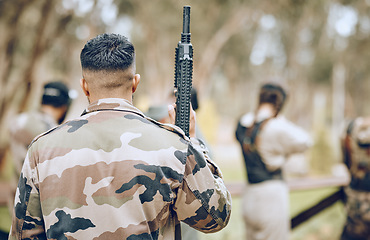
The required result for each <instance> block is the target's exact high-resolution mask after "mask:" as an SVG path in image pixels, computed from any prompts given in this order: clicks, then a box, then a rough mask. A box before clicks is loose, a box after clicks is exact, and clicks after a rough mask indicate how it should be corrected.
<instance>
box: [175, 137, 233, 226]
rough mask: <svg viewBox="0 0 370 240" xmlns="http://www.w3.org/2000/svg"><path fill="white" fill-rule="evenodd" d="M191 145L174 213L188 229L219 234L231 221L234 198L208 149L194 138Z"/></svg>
mask: <svg viewBox="0 0 370 240" xmlns="http://www.w3.org/2000/svg"><path fill="white" fill-rule="evenodd" d="M191 142H192V143H191V144H189V147H188V153H187V161H186V165H185V173H184V179H183V182H182V185H181V187H180V188H179V189H178V193H177V199H176V203H175V207H174V210H175V211H176V212H177V216H178V218H179V220H181V221H183V222H185V223H186V224H188V225H189V226H191V227H193V228H195V229H197V230H199V231H202V232H205V233H212V232H217V231H219V230H221V229H222V228H224V227H225V226H226V225H227V223H228V221H229V219H230V213H231V195H230V193H229V192H228V190H227V189H226V187H225V184H224V181H223V179H222V174H221V172H220V170H219V168H218V167H217V166H216V164H215V163H213V162H212V160H211V159H210V158H209V157H208V153H207V149H206V147H205V145H204V144H203V143H202V142H201V141H199V140H197V139H193V138H192V139H191Z"/></svg>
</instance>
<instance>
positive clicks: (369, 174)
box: [341, 117, 370, 240]
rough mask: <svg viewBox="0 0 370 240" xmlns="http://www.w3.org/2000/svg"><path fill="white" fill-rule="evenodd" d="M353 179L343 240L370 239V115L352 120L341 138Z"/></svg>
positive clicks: (347, 203)
mask: <svg viewBox="0 0 370 240" xmlns="http://www.w3.org/2000/svg"><path fill="white" fill-rule="evenodd" d="M341 143H342V150H343V160H344V163H345V164H346V166H347V167H348V170H349V173H350V176H351V181H350V183H349V186H347V187H346V188H345V189H344V191H345V196H346V197H345V199H346V200H345V206H346V210H347V221H346V223H345V225H344V228H343V232H342V236H341V240H352V239H356V240H369V239H370V117H358V118H355V119H354V120H353V121H351V122H350V123H349V124H348V126H347V128H346V131H345V134H344V135H343V137H342V139H341Z"/></svg>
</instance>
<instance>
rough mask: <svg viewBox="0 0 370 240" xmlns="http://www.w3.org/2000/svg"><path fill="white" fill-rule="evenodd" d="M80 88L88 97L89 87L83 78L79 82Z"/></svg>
mask: <svg viewBox="0 0 370 240" xmlns="http://www.w3.org/2000/svg"><path fill="white" fill-rule="evenodd" d="M80 86H81V88H82V91H83V92H84V94H85V95H86V97H90V92H89V86H88V85H87V82H86V80H85V78H82V79H81V80H80Z"/></svg>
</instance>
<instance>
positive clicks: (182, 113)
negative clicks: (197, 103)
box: [174, 6, 193, 137]
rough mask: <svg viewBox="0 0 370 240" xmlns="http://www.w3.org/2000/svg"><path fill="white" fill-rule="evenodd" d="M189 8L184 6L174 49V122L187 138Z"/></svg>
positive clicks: (190, 64) (190, 59) (190, 54)
mask: <svg viewBox="0 0 370 240" xmlns="http://www.w3.org/2000/svg"><path fill="white" fill-rule="evenodd" d="M190 36H191V34H190V6H184V12H183V27H182V33H181V41H179V43H178V44H177V47H176V49H175V84H174V87H175V94H176V120H175V124H176V125H177V126H179V127H180V128H181V129H182V130H183V131H184V132H185V134H186V136H188V137H189V125H190V123H189V122H190V91H191V88H192V75H193V46H192V44H191V42H190Z"/></svg>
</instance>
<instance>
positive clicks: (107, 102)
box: [81, 98, 145, 117]
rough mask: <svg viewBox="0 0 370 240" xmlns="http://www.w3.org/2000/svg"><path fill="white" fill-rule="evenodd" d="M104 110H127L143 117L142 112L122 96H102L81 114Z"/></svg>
mask: <svg viewBox="0 0 370 240" xmlns="http://www.w3.org/2000/svg"><path fill="white" fill-rule="evenodd" d="M105 110H118V111H128V112H133V113H136V114H139V115H140V116H142V117H145V116H144V114H143V113H142V112H141V111H140V110H139V109H137V108H136V107H134V105H132V103H131V102H129V101H128V100H126V99H123V98H104V99H99V100H98V101H95V102H93V103H91V104H90V105H89V106H88V107H87V108H86V109H85V110H84V111H83V113H82V114H81V115H85V114H88V113H92V112H96V111H105Z"/></svg>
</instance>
